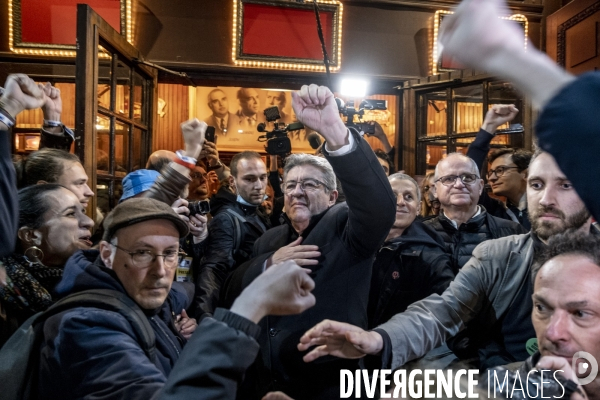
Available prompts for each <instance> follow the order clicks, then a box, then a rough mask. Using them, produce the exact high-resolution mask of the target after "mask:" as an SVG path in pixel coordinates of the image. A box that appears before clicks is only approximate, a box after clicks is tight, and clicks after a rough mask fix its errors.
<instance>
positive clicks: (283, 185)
mask: <svg viewBox="0 0 600 400" xmlns="http://www.w3.org/2000/svg"><path fill="white" fill-rule="evenodd" d="M306 180H307V181H315V182H316V183H317V184H319V185H322V186H323V187H324V188H325V189H326V190H331V188H330V187H329V186H327V185H326V184H325V182H321V181H320V180H318V179H314V178H308V179H306ZM288 182H296V184H295V185H294V189H292V190H290V192H289V193H288V192H287V190H286V188H285V186H286V185H287V184H288ZM288 182H283V183H282V184H281V190H282V191H283V193H284V194H287V195H289V194H290V193H292V192H293V191H294V190H295V189H296V188H297V187H298V184H300V190H302V192H303V193H307V192H306V190H305V188H304V187H303V186H302V185H303V183H304V179H303V180H300V181H288ZM315 191H316V190H315ZM308 192H309V193H310V192H313V191H311V190H309V191H308Z"/></svg>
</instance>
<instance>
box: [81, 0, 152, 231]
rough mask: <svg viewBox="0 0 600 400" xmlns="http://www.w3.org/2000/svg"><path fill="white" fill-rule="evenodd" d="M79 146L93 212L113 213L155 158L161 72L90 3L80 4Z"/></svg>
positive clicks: (94, 215) (93, 214)
mask: <svg viewBox="0 0 600 400" xmlns="http://www.w3.org/2000/svg"><path fill="white" fill-rule="evenodd" d="M77 46H78V51H77V67H76V82H77V88H76V113H75V126H76V137H77V142H76V148H75V151H76V153H77V155H78V156H79V157H80V158H81V160H82V163H83V165H84V168H85V170H86V173H87V174H88V177H89V178H90V183H91V184H90V187H91V188H92V190H93V191H94V192H95V193H96V196H95V198H94V201H93V202H91V204H92V205H93V207H89V208H88V212H89V213H90V214H91V215H92V217H93V218H94V219H95V217H96V213H97V211H99V212H101V213H102V214H104V215H105V214H106V213H108V212H109V211H110V210H111V209H113V208H114V207H115V205H116V204H117V202H118V200H119V198H120V197H121V192H122V188H121V181H122V179H123V177H124V176H125V175H126V174H127V173H129V172H131V171H133V170H136V169H139V168H143V166H144V163H145V161H146V159H147V158H148V156H149V155H150V147H151V143H152V117H153V110H154V108H155V106H154V101H153V98H154V92H155V90H156V87H157V84H156V72H155V71H154V70H152V69H150V68H147V67H145V66H143V65H140V64H138V63H137V61H138V60H141V59H142V55H141V54H140V53H139V51H138V50H137V49H135V48H134V47H133V46H132V45H131V44H130V43H129V42H127V40H126V39H125V38H124V37H123V36H122V35H120V34H119V33H118V32H117V31H115V30H114V29H113V28H112V27H111V26H110V25H109V24H108V23H107V22H106V21H104V20H103V19H102V18H101V17H100V16H99V15H98V14H96V13H95V12H94V10H92V9H91V8H90V7H89V6H88V5H85V4H80V5H78V6H77Z"/></svg>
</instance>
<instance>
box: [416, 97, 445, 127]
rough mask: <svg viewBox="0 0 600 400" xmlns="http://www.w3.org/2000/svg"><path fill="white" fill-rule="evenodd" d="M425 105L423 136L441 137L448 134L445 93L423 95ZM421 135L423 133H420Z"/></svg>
mask: <svg viewBox="0 0 600 400" xmlns="http://www.w3.org/2000/svg"><path fill="white" fill-rule="evenodd" d="M424 100H425V104H426V110H427V111H426V118H427V119H426V120H425V136H442V135H446V134H448V129H447V114H446V112H447V111H446V108H447V107H448V102H447V101H446V91H445V90H443V91H440V92H434V93H428V94H426V95H424ZM420 135H421V136H422V135H423V132H420Z"/></svg>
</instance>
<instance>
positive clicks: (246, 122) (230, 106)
mask: <svg viewBox="0 0 600 400" xmlns="http://www.w3.org/2000/svg"><path fill="white" fill-rule="evenodd" d="M190 90H192V91H193V92H194V93H193V94H194V95H190V98H191V99H192V103H194V102H195V105H194V104H192V107H190V113H191V115H190V118H198V119H199V120H201V121H204V122H206V123H207V124H208V125H209V126H214V127H215V136H216V138H217V145H218V146H219V150H221V151H242V150H254V151H259V152H264V146H265V142H264V141H259V137H260V136H263V135H265V133H266V132H259V131H258V126H259V124H261V123H265V125H266V126H265V128H266V130H268V131H271V130H273V128H274V123H272V122H267V120H266V118H265V114H264V110H265V109H266V108H269V107H277V108H278V111H279V116H280V118H279V119H278V120H277V121H276V122H279V123H283V124H285V125H286V126H287V125H288V124H290V123H292V122H294V121H296V116H295V114H294V111H293V110H292V94H291V91H286V90H279V89H255V88H241V87H225V86H219V87H196V88H191V89H190ZM288 136H289V138H290V140H291V142H292V152H293V153H313V152H314V150H313V149H312V148H311V147H310V144H309V143H308V140H307V138H306V137H307V131H306V129H300V130H294V131H290V132H289V134H288Z"/></svg>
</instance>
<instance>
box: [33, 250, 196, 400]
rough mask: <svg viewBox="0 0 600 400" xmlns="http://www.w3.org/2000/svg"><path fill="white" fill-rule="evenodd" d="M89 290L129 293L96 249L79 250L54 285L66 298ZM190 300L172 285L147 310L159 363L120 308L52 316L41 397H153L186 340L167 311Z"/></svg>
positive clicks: (178, 308) (46, 337)
mask: <svg viewBox="0 0 600 400" xmlns="http://www.w3.org/2000/svg"><path fill="white" fill-rule="evenodd" d="M175 283H176V282H175ZM88 289H112V290H116V291H119V292H122V293H125V294H127V293H126V291H125V288H124V287H123V286H122V285H121V283H120V282H119V280H118V279H117V276H116V274H115V273H114V272H113V271H112V270H111V269H108V268H106V267H105V266H104V264H103V263H102V261H101V260H100V258H99V252H98V251H97V250H85V251H78V252H77V253H75V254H74V255H73V256H72V257H71V258H70V259H69V261H68V262H67V264H66V266H65V272H64V275H63V279H62V281H61V282H60V283H59V284H58V285H57V286H56V289H55V290H56V293H57V295H58V296H59V297H63V296H67V295H69V294H72V293H77V292H81V291H84V290H88ZM187 302H188V299H187V295H186V294H185V291H184V290H182V289H181V288H180V287H179V286H178V285H174V286H173V287H172V288H171V291H170V293H169V295H168V298H167V301H165V304H164V305H163V307H162V308H160V309H157V310H153V311H147V310H144V312H145V314H146V316H147V317H148V320H149V322H150V326H152V328H153V329H154V333H155V336H156V356H157V357H156V360H155V363H153V362H152V361H151V360H150V359H148V357H147V356H146V354H145V353H144V351H143V350H142V348H141V346H140V345H139V344H138V341H137V340H136V336H135V331H134V329H133V328H132V327H131V325H130V323H129V322H128V321H127V320H126V319H125V318H124V317H123V316H122V315H120V314H118V313H115V312H110V311H105V310H100V309H95V308H83V307H79V308H74V309H70V310H67V311H65V312H63V313H60V314H57V315H55V316H53V317H50V318H49V319H48V320H47V321H46V323H45V325H44V340H43V342H42V347H41V360H40V370H39V373H40V375H39V385H40V386H39V393H40V395H41V397H42V398H47V399H70V398H81V397H86V396H92V397H98V398H105V397H115V398H116V397H120V398H134V397H135V398H151V397H152V396H153V395H154V394H155V393H157V392H158V391H160V389H161V388H162V387H163V386H164V384H165V382H166V380H167V376H168V375H169V373H170V372H171V369H172V368H173V365H174V364H175V362H176V361H177V359H178V358H179V355H180V353H181V351H182V349H183V345H184V343H185V339H184V338H183V337H182V336H180V335H179V334H177V333H176V329H175V328H174V325H173V322H172V319H171V318H169V316H170V315H171V311H172V312H175V313H179V312H180V311H181V309H183V308H185V306H186V305H187V304H186V303H187ZM171 307H173V308H171Z"/></svg>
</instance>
